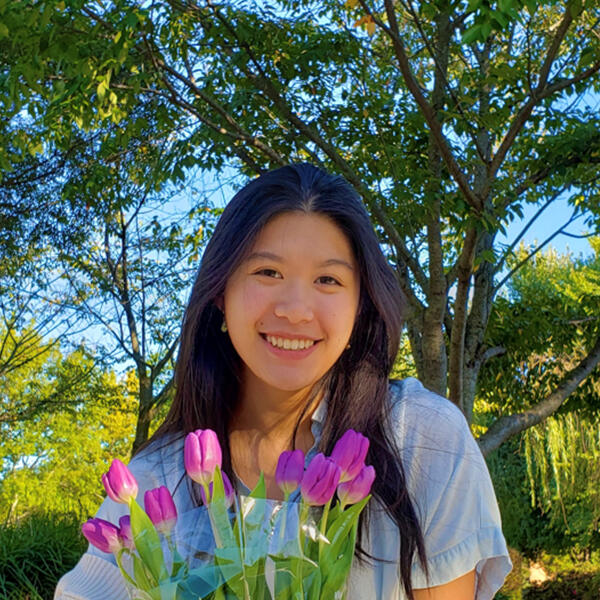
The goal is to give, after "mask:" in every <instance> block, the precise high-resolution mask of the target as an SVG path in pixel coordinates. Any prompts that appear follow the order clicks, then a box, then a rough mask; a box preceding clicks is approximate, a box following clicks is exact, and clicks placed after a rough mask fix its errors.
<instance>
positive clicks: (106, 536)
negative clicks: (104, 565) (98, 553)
mask: <svg viewBox="0 0 600 600" xmlns="http://www.w3.org/2000/svg"><path fill="white" fill-rule="evenodd" d="M81 532H82V533H83V535H84V536H85V537H86V539H87V541H88V542H89V543H90V544H92V546H96V548H98V550H102V552H106V553H107V554H111V553H112V554H114V553H116V552H118V551H119V550H120V549H121V548H122V544H121V540H120V538H119V528H118V527H117V526H116V525H113V524H112V523H109V522H108V521H105V520H104V519H98V518H94V519H88V520H87V521H86V522H85V523H84V524H83V525H82V526H81Z"/></svg>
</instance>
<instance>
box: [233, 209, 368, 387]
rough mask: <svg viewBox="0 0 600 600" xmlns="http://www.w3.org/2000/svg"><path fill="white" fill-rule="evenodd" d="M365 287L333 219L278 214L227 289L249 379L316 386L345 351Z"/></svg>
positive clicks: (279, 384) (235, 343) (235, 337)
mask: <svg viewBox="0 0 600 600" xmlns="http://www.w3.org/2000/svg"><path fill="white" fill-rule="evenodd" d="M359 293H360V277H359V273H358V266H357V264H356V260H355V258H354V255H353V252H352V248H351V247H350V244H349V242H348V240H347V239H346V236H345V235H344V234H343V233H342V231H341V230H340V229H339V228H338V227H337V225H335V224H334V223H333V221H330V220H329V219H328V218H326V217H323V216H321V215H317V214H305V213H284V214H281V215H278V216H276V217H274V218H273V219H272V220H271V221H269V223H267V225H266V226H265V227H264V228H263V230H262V231H261V232H260V234H259V235H258V236H257V238H256V241H255V243H254V246H253V247H252V250H251V252H250V254H249V256H248V258H247V259H246V260H245V261H244V262H242V264H241V265H240V266H239V267H238V268H237V269H236V270H235V271H234V273H233V274H232V276H231V277H230V279H229V281H228V283H227V286H226V288H225V294H224V302H223V308H224V313H225V319H226V322H227V327H228V334H229V336H230V338H231V342H232V343H233V346H234V347H235V349H236V351H237V352H238V354H239V355H240V357H241V358H242V360H243V362H244V365H245V369H246V372H245V374H244V375H245V377H246V378H248V377H250V378H255V381H254V382H253V383H257V384H259V387H260V386H262V385H264V386H266V387H267V388H274V389H277V390H283V391H289V392H296V391H299V390H303V389H310V388H311V387H312V386H313V385H314V384H315V383H316V382H317V381H318V380H319V379H320V378H321V377H322V376H323V375H324V374H325V373H327V371H328V370H329V369H330V368H331V367H332V366H333V364H334V363H335V362H336V360H337V359H338V358H339V356H340V355H341V353H342V352H343V351H344V350H345V348H346V345H347V344H348V340H349V339H350V334H351V333H352V329H353V327H354V320H355V318H356V313H357V309H358V302H359ZM225 335H227V334H225ZM246 380H247V379H246Z"/></svg>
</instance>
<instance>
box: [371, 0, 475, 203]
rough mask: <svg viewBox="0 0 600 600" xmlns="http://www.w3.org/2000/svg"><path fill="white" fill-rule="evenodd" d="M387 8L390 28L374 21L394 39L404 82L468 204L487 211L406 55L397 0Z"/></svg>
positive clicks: (388, 3) (376, 19) (387, 2)
mask: <svg viewBox="0 0 600 600" xmlns="http://www.w3.org/2000/svg"><path fill="white" fill-rule="evenodd" d="M385 10H386V14H387V17H388V21H389V23H390V27H389V28H388V27H386V26H385V24H384V23H383V22H382V21H381V19H378V18H376V17H375V16H372V18H373V20H374V22H375V23H376V24H377V25H378V26H379V27H380V28H381V29H382V30H383V31H385V32H386V34H387V35H388V36H389V37H390V38H391V40H392V44H393V47H394V52H395V54H396V58H397V60H398V66H399V68H400V72H401V73H402V76H403V77H404V81H405V83H406V86H407V88H408V90H409V91H410V93H411V94H412V96H413V98H414V99H415V101H416V103H417V105H418V106H419V108H420V109H421V113H422V114H423V116H424V117H425V120H426V121H427V125H428V126H429V129H430V131H431V133H432V135H433V137H434V138H435V140H436V143H437V146H438V148H439V151H440V154H441V156H442V158H443V160H444V163H445V164H446V167H447V169H448V171H449V173H450V175H451V176H452V178H453V179H454V181H456V183H457V185H458V187H459V188H460V190H461V192H462V193H463V196H464V198H465V200H466V202H467V204H469V205H470V206H471V207H472V208H473V209H474V210H475V212H476V213H478V214H479V213H481V212H482V210H483V202H482V201H481V198H478V197H477V196H476V194H475V193H474V192H473V190H472V189H471V187H470V186H469V184H468V182H467V179H466V177H465V175H464V173H463V172H462V170H461V169H460V167H459V166H458V163H457V162H456V160H455V159H454V155H453V154H452V151H451V150H450V147H449V145H448V143H447V141H446V138H445V136H444V134H443V132H442V126H441V124H440V122H439V121H438V119H437V116H436V114H435V111H434V109H433V107H432V106H431V105H430V104H429V103H428V102H427V99H426V98H425V96H424V95H423V93H422V92H421V88H420V87H419V84H418V83H417V81H416V79H415V77H414V75H413V73H412V70H411V67H410V63H409V60H408V56H407V54H406V50H405V48H404V44H403V42H402V38H401V37H400V31H399V28H398V21H397V19H396V13H395V10H394V4H393V0H385Z"/></svg>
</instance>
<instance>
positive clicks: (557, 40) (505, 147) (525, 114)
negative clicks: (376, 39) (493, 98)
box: [386, 0, 573, 197]
mask: <svg viewBox="0 0 600 600" xmlns="http://www.w3.org/2000/svg"><path fill="white" fill-rule="evenodd" d="M386 1H389V0H386ZM572 22H573V16H572V15H571V3H567V6H566V9H565V13H564V15H563V18H562V20H561V22H560V24H559V26H558V28H557V30H556V34H555V35H554V37H553V39H552V42H551V43H550V46H549V48H548V51H547V53H546V57H545V59H544V64H543V65H542V68H541V69H540V76H539V80H538V84H537V86H536V88H535V89H534V90H532V91H531V94H530V96H529V99H528V100H527V102H526V103H525V105H524V106H523V107H521V109H520V110H519V112H518V113H517V115H516V116H515V118H514V119H513V122H512V123H511V125H510V127H509V129H508V131H507V132H506V135H505V136H504V139H503V140H502V142H501V144H500V146H499V148H498V150H497V152H496V154H495V156H494V157H493V158H492V161H491V163H490V169H489V181H490V182H491V181H493V179H494V177H495V175H496V173H497V172H498V169H500V166H501V165H502V163H503V162H504V159H505V158H506V155H507V154H508V151H509V149H510V148H511V147H512V145H513V143H514V141H515V139H516V137H517V135H518V133H519V132H520V131H521V129H522V128H523V126H524V125H525V123H526V122H527V119H529V117H530V115H531V113H532V112H533V109H534V108H535V106H536V104H537V103H538V102H539V101H540V100H541V99H542V98H543V97H545V96H544V95H543V94H544V93H545V88H546V84H547V81H548V76H549V74H550V69H551V68H552V64H553V63H554V60H555V58H556V55H557V53H558V49H559V48H560V44H561V43H562V41H563V39H564V37H565V35H566V34H567V30H568V29H569V26H570V25H571V23H572ZM559 89H562V88H559ZM554 91H556V90H554ZM554 91H553V92H552V93H554ZM488 193H489V190H486V193H485V194H484V197H486V196H487V195H488Z"/></svg>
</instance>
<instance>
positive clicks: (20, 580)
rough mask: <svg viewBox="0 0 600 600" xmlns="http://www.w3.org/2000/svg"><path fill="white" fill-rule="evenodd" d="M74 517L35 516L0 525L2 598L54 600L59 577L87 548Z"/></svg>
mask: <svg viewBox="0 0 600 600" xmlns="http://www.w3.org/2000/svg"><path fill="white" fill-rule="evenodd" d="M80 528H81V523H80V521H79V518H78V517H76V516H74V515H69V514H66V515H65V514H61V513H52V512H36V513H33V514H31V515H29V516H28V517H26V518H24V519H20V520H18V521H14V522H13V521H10V522H5V523H3V524H0V596H1V597H2V598H5V599H6V600H26V599H27V600H51V599H52V598H53V597H54V589H55V587H56V584H57V583H58V580H59V579H60V577H61V576H62V575H63V574H64V573H65V572H66V571H68V570H69V569H71V568H73V567H74V566H75V564H76V563H77V561H78V560H79V558H80V556H81V554H82V553H83V552H84V551H85V549H86V548H87V542H86V540H85V538H84V537H83V536H82V535H81V529H80Z"/></svg>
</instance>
